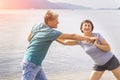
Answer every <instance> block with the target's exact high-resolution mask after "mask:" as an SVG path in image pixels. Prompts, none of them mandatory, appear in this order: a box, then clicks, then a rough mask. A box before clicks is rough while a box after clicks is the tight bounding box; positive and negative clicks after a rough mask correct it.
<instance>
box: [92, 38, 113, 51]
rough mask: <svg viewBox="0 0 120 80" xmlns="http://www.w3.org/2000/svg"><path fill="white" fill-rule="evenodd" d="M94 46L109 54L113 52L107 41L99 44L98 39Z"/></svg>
mask: <svg viewBox="0 0 120 80" xmlns="http://www.w3.org/2000/svg"><path fill="white" fill-rule="evenodd" d="M94 45H95V46H96V47H98V48H99V49H101V50H103V51H106V52H109V51H110V50H111V48H110V46H109V44H108V43H107V42H106V40H105V39H103V40H102V41H101V43H100V44H98V39H96V41H95V42H94Z"/></svg>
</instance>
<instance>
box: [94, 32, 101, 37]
mask: <svg viewBox="0 0 120 80" xmlns="http://www.w3.org/2000/svg"><path fill="white" fill-rule="evenodd" d="M92 34H93V36H100V35H101V34H100V33H92Z"/></svg>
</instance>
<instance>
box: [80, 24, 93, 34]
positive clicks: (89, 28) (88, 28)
mask: <svg viewBox="0 0 120 80" xmlns="http://www.w3.org/2000/svg"><path fill="white" fill-rule="evenodd" d="M82 31H83V33H91V32H92V25H91V24H90V23H83V25H82Z"/></svg>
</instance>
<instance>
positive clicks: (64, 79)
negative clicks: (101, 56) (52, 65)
mask: <svg viewBox="0 0 120 80" xmlns="http://www.w3.org/2000/svg"><path fill="white" fill-rule="evenodd" d="M89 74H90V73H89V72H88V73H87V72H85V73H72V74H69V73H68V74H67V73H66V74H60V75H58V76H56V75H48V78H49V79H48V80H88V77H89ZM100 80H116V78H115V77H114V75H113V74H112V73H111V72H109V71H106V72H105V73H104V74H103V76H102V78H101V79H100Z"/></svg>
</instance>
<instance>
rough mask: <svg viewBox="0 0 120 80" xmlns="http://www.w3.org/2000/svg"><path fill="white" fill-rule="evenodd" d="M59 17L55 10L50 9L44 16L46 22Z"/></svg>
mask: <svg viewBox="0 0 120 80" xmlns="http://www.w3.org/2000/svg"><path fill="white" fill-rule="evenodd" d="M57 17H58V14H57V13H56V12H55V11H52V10H48V11H47V12H46V14H45V16H44V22H45V24H47V23H48V21H51V20H54V19H55V18H57Z"/></svg>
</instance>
